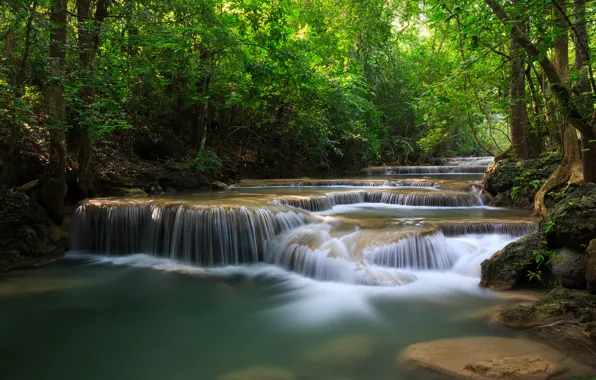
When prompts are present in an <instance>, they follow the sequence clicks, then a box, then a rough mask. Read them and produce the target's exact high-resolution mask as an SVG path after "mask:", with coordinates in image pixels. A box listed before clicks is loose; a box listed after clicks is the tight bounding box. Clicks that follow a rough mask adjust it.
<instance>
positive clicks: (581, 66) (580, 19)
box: [573, 0, 596, 182]
mask: <svg viewBox="0 0 596 380" xmlns="http://www.w3.org/2000/svg"><path fill="white" fill-rule="evenodd" d="M573 19H574V20H573V21H574V25H575V26H574V28H575V30H574V32H575V33H574V34H573V42H574V45H575V66H574V67H575V70H576V72H577V76H578V77H577V83H576V85H575V88H574V92H575V93H577V94H578V95H577V96H578V98H579V107H580V112H581V113H582V115H583V117H584V120H585V121H586V122H589V117H590V115H591V114H592V113H593V112H594V109H593V108H594V106H593V103H592V100H591V99H590V81H589V79H588V62H589V59H590V57H589V55H588V48H587V47H588V31H587V28H586V20H585V19H586V0H575V1H574V3H573ZM594 135H596V134H593V135H592V136H589V135H588V134H582V155H583V159H582V163H583V172H584V181H586V182H596V136H594Z"/></svg>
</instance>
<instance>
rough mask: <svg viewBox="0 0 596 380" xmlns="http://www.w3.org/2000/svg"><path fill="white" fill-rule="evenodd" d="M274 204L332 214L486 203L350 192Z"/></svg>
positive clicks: (468, 197)
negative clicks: (353, 207) (349, 209)
mask: <svg viewBox="0 0 596 380" xmlns="http://www.w3.org/2000/svg"><path fill="white" fill-rule="evenodd" d="M273 203H274V204H278V205H285V206H292V207H296V208H300V209H303V210H307V211H326V210H331V209H332V208H333V206H335V205H347V204H356V203H386V204H393V205H402V206H427V207H476V206H483V205H484V204H485V199H483V196H480V195H478V194H477V193H474V192H469V193H463V192H462V193H460V192H425V193H420V192H409V193H397V192H388V191H368V192H367V191H349V192H343V193H329V194H326V195H323V196H310V197H298V196H287V197H277V198H275V199H274V201H273Z"/></svg>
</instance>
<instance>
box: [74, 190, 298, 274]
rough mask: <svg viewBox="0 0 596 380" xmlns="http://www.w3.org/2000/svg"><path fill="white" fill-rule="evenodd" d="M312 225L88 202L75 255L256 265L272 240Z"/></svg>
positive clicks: (175, 207) (248, 213) (223, 210)
mask: <svg viewBox="0 0 596 380" xmlns="http://www.w3.org/2000/svg"><path fill="white" fill-rule="evenodd" d="M307 222H308V217H307V216H306V215H304V214H302V213H298V212H295V211H288V212H282V211H280V210H275V209H272V208H271V209H267V208H249V207H242V206H200V205H189V204H183V203H163V202H159V203H158V202H153V201H110V200H100V201H97V200H96V201H88V202H84V203H82V204H81V205H79V206H78V208H77V209H76V211H75V215H74V219H73V223H72V226H73V227H72V228H73V233H72V236H73V237H74V239H73V242H72V246H73V249H75V250H80V251H86V252H90V253H97V254H108V255H118V254H131V253H139V252H143V253H149V254H152V255H155V256H161V257H169V258H172V259H176V260H179V261H183V262H186V263H192V264H199V265H203V266H214V265H235V264H241V263H254V262H257V261H259V260H260V258H261V257H262V254H263V252H264V248H265V243H266V241H267V240H268V239H270V238H272V237H273V236H275V235H277V234H279V233H282V232H285V231H288V230H291V229H293V228H295V227H298V226H300V225H303V224H305V223H307Z"/></svg>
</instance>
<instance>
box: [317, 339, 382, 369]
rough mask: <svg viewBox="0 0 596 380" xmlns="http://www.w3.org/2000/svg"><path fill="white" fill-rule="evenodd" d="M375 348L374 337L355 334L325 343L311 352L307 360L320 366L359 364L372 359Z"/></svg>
mask: <svg viewBox="0 0 596 380" xmlns="http://www.w3.org/2000/svg"><path fill="white" fill-rule="evenodd" d="M374 346H375V341H374V339H373V337H371V336H369V335H366V334H354V335H349V336H345V337H341V338H337V339H333V340H330V341H327V342H325V343H324V344H323V345H321V346H319V347H316V348H315V349H313V350H311V351H309V352H308V354H307V356H306V359H307V360H308V361H310V362H314V363H320V364H341V365H350V364H358V363H362V362H364V361H366V360H368V359H370V358H372V356H373V354H374V348H375V347H374Z"/></svg>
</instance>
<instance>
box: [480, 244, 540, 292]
mask: <svg viewBox="0 0 596 380" xmlns="http://www.w3.org/2000/svg"><path fill="white" fill-rule="evenodd" d="M544 240H545V237H544V235H543V234H541V233H533V234H530V235H527V236H524V237H522V238H521V239H519V240H517V241H514V242H513V243H510V244H508V245H507V246H506V247H505V248H503V249H502V250H500V251H498V252H497V253H495V254H494V255H492V256H491V258H490V259H488V260H484V261H483V262H482V263H481V264H480V267H481V277H480V286H482V287H485V288H491V289H498V290H504V289H512V288H515V287H519V286H522V285H525V284H527V283H528V276H527V275H528V270H533V266H535V256H534V253H533V251H536V250H546V244H545V243H544ZM528 263H529V264H528Z"/></svg>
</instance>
